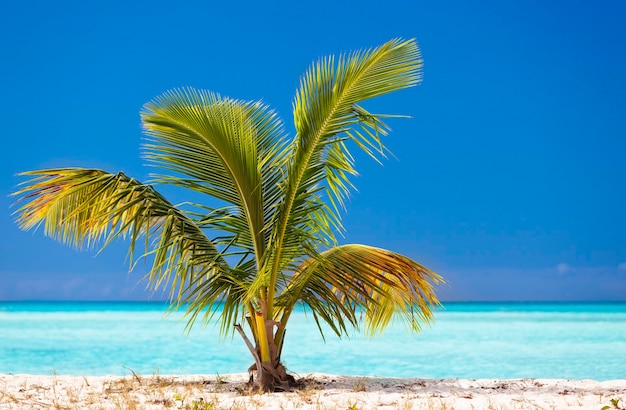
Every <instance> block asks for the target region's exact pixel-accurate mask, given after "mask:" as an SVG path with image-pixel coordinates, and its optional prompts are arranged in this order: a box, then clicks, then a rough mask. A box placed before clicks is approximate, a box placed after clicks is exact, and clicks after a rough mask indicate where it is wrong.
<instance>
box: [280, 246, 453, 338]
mask: <svg viewBox="0 0 626 410" xmlns="http://www.w3.org/2000/svg"><path fill="white" fill-rule="evenodd" d="M442 281H443V280H442V278H441V277H440V276H439V275H437V274H436V273H434V272H432V271H430V270H429V269H427V268H425V267H424V266H422V265H420V264H418V263H417V262H415V261H413V260H411V259H409V258H407V257H405V256H402V255H400V254H397V253H394V252H391V251H387V250H385V249H380V248H375V247H371V246H365V245H358V244H350V245H342V246H337V247H335V248H332V249H329V250H327V251H325V252H322V253H321V254H320V255H319V257H318V258H316V259H314V260H310V261H308V262H307V263H306V264H305V265H304V266H303V267H302V268H301V269H300V270H299V271H298V272H297V274H296V275H295V276H294V277H293V280H292V282H291V283H290V285H289V287H288V288H287V289H285V291H284V292H283V294H282V295H281V296H280V297H279V298H278V299H277V304H278V305H280V306H281V307H283V309H284V310H285V311H287V312H290V311H291V310H292V309H293V306H294V305H295V303H296V302H297V301H298V300H302V302H303V303H305V304H306V305H307V306H308V307H309V308H310V309H311V310H312V311H313V312H314V315H316V320H317V318H318V317H319V318H320V319H322V320H324V321H325V322H326V323H327V324H328V325H329V326H330V328H331V329H332V330H333V331H334V332H335V333H337V335H339V336H341V335H342V334H346V333H347V332H346V329H347V325H352V326H357V327H358V323H359V314H360V313H362V312H364V313H365V329H366V331H367V332H368V333H369V334H370V335H375V334H378V333H380V332H382V331H383V330H384V328H385V327H387V325H389V323H390V322H391V321H392V319H393V317H394V314H399V315H400V316H401V317H402V318H403V319H404V321H405V323H406V324H407V325H408V327H409V328H411V329H412V330H415V331H419V330H420V329H421V326H422V324H425V323H430V322H431V321H432V319H433V315H432V308H433V307H434V306H436V305H438V303H439V302H438V300H437V298H436V296H435V293H434V285H436V284H438V283H441V282H442Z"/></svg>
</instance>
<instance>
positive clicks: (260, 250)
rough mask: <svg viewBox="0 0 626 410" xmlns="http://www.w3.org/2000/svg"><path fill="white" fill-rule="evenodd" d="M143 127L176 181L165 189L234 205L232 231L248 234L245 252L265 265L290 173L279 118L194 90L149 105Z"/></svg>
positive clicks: (156, 160) (149, 150) (157, 159)
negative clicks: (177, 188) (271, 231)
mask: <svg viewBox="0 0 626 410" xmlns="http://www.w3.org/2000/svg"><path fill="white" fill-rule="evenodd" d="M142 121H143V124H144V128H145V130H146V133H147V135H148V136H149V142H148V143H147V144H146V145H145V156H146V158H147V159H148V161H150V162H151V163H152V164H153V165H155V166H157V167H159V168H161V169H163V170H165V171H167V172H171V173H173V175H170V176H161V177H158V179H157V181H158V182H163V183H171V184H176V185H179V186H182V187H184V188H189V189H192V190H195V191H198V192H201V193H204V194H207V195H210V196H212V197H215V198H217V199H220V200H222V201H225V202H227V203H228V204H231V205H233V206H234V207H235V208H236V212H235V213H234V214H233V215H234V216H240V217H234V218H231V219H230V220H231V221H233V222H237V226H236V227H234V228H233V229H231V230H238V231H240V232H246V234H245V235H240V236H239V237H238V238H237V246H240V247H242V248H245V249H248V250H249V251H251V252H254V254H255V256H256V258H257V260H258V261H259V262H261V261H262V260H263V255H264V253H265V249H266V245H267V237H268V236H269V234H268V233H267V232H266V227H267V223H268V221H269V220H270V219H271V218H272V214H273V212H275V209H276V203H277V201H278V200H279V199H280V192H279V190H278V182H279V181H280V179H281V178H282V175H283V174H284V168H285V166H286V154H287V151H286V150H285V138H284V136H283V126H282V123H281V121H280V120H279V119H278V118H277V116H276V115H275V113H274V112H272V111H270V110H269V109H268V108H267V107H266V106H265V105H263V104H261V103H259V102H244V101H238V100H233V99H230V98H225V97H221V96H219V95H218V94H214V93H210V92H207V91H202V90H195V89H193V88H187V89H180V90H172V91H169V92H167V93H165V94H164V95H162V96H161V97H159V98H157V99H155V100H154V101H152V102H150V103H148V104H146V105H145V107H144V111H143V112H142ZM181 175H182V176H186V178H181ZM222 222H224V221H222ZM241 222H245V223H246V225H247V226H242V224H241Z"/></svg>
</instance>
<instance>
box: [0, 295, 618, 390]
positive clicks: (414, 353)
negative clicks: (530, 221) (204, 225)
mask: <svg viewBox="0 0 626 410" xmlns="http://www.w3.org/2000/svg"><path fill="white" fill-rule="evenodd" d="M166 308H167V306H166V305H165V304H163V303H134V302H130V303H113V302H107V303H99V302H85V303H83V302H80V303H79V302H45V303H44V302H0V373H13V374H19V373H31V374H43V375H51V374H53V373H54V372H56V374H59V375H64V374H68V375H108V374H116V375H124V374H130V371H131V370H132V371H134V372H136V373H138V374H154V373H159V374H174V373H176V374H198V373H202V374H226V373H240V372H245V371H246V369H247V368H248V366H249V365H250V364H251V363H252V359H251V357H250V355H249V352H248V351H247V349H246V347H245V345H244V343H243V341H242V340H241V339H240V337H239V335H234V336H232V337H230V336H229V337H227V338H226V339H224V340H220V339H219V336H218V327H217V325H216V324H209V325H208V326H207V327H204V326H202V325H201V324H197V325H196V326H195V327H194V328H193V329H192V331H191V333H190V334H189V335H187V334H185V333H183V329H184V325H185V322H183V321H181V320H180V317H181V314H179V313H174V314H170V315H166V314H165V311H166ZM283 359H284V361H285V363H286V365H287V368H288V369H289V370H290V371H291V372H293V373H296V374H299V375H306V374H307V373H310V372H324V373H334V374H346V375H377V376H397V377H420V378H470V379H476V378H526V377H531V378H570V379H595V380H600V381H603V380H611V379H625V378H626V303H605V304H569V303H446V304H444V308H443V309H440V310H439V311H438V312H437V314H436V321H435V323H434V325H432V326H431V327H426V328H425V329H424V330H423V332H422V333H420V334H418V335H414V334H408V333H407V332H406V331H405V329H404V326H403V325H401V324H400V323H399V324H397V325H396V326H394V327H393V328H391V329H389V330H388V331H387V332H386V333H385V334H384V335H383V336H382V337H378V338H374V339H369V338H366V337H364V336H363V335H362V334H360V333H358V332H354V334H352V336H351V337H350V339H347V340H338V339H337V338H336V337H335V336H334V334H332V333H330V332H327V334H326V342H324V340H323V339H322V338H321V336H320V335H319V331H318V330H317V327H316V325H315V322H314V321H313V319H312V317H311V316H310V315H306V313H305V312H304V311H298V312H296V313H294V314H293V315H292V318H291V322H290V327H289V328H288V332H287V339H286V345H285V348H284V353H283Z"/></svg>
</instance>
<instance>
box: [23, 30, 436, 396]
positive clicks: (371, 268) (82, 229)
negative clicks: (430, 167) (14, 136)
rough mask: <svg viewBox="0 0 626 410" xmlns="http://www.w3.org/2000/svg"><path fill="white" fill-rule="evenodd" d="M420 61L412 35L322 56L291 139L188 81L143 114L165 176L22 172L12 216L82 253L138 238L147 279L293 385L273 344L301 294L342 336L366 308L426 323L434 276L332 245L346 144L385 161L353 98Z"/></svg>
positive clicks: (409, 74)
mask: <svg viewBox="0 0 626 410" xmlns="http://www.w3.org/2000/svg"><path fill="white" fill-rule="evenodd" d="M421 61H422V60H421V56H420V52H419V49H418V46H417V44H416V43H415V41H413V40H409V41H403V40H399V39H396V40H392V41H389V42H387V43H385V44H383V45H382V46H380V47H377V48H375V49H371V50H366V51H359V52H354V53H351V54H348V55H342V56H340V57H339V58H337V59H335V58H334V57H328V58H324V59H322V60H320V61H318V62H317V63H315V64H314V65H312V66H311V68H310V69H309V70H308V71H307V73H306V74H305V76H304V77H303V78H302V80H301V83H300V88H299V90H298V91H297V93H296V97H295V101H294V103H293V107H294V109H293V111H294V113H293V115H294V123H295V131H296V135H295V137H294V138H293V139H292V140H289V139H288V138H287V136H286V135H285V132H284V129H283V125H282V123H281V121H280V120H279V119H278V117H277V116H276V114H275V113H274V112H273V111H271V110H270V109H268V107H266V106H265V105H263V104H262V103H260V102H248V101H239V100H233V99H230V98H226V97H222V96H220V95H218V94H214V93H210V92H207V91H201V90H195V89H192V88H186V89H177V90H172V91H169V92H166V93H165V94H164V95H162V96H160V97H158V98H156V99H155V100H154V101H152V102H150V103H148V104H146V105H145V106H144V109H143V111H142V112H141V119H142V122H143V127H144V129H145V133H146V134H147V137H148V138H147V143H146V144H145V145H144V149H145V158H146V159H147V161H148V162H149V163H150V164H151V165H153V166H155V167H157V168H159V169H160V170H161V171H162V174H159V175H155V176H154V180H153V181H152V182H151V183H150V184H144V183H141V182H139V181H137V180H135V179H133V178H131V177H128V176H126V175H125V174H123V173H121V172H119V173H115V174H112V173H107V172H105V171H101V170H96V169H82V168H60V169H48V170H40V171H31V172H25V173H23V175H27V176H29V177H30V179H29V180H28V181H26V182H25V183H24V184H23V185H24V186H23V188H22V189H21V190H19V191H18V192H16V193H15V195H18V196H21V198H20V199H19V201H20V202H21V204H22V205H21V207H20V208H19V209H18V211H17V213H18V214H19V216H18V219H17V223H18V224H19V225H20V227H21V228H23V229H31V228H33V227H37V226H39V225H41V224H43V225H44V230H45V233H46V234H47V235H49V236H51V237H52V238H54V239H57V240H59V241H61V242H64V243H67V244H69V245H73V246H75V247H77V248H84V247H94V246H97V247H100V248H102V247H104V246H106V245H107V244H108V243H110V242H111V241H112V240H114V239H116V238H118V237H124V238H127V239H128V240H129V244H130V245H129V246H130V250H129V252H130V257H131V267H132V261H135V260H136V259H135V258H134V256H133V255H134V251H135V248H136V247H137V246H140V247H141V248H142V251H141V254H142V255H143V256H145V255H149V257H151V261H152V267H151V269H150V272H149V274H148V279H149V282H150V283H151V285H152V286H153V288H154V289H156V288H159V287H162V286H169V289H170V297H171V301H172V307H173V308H174V309H176V308H181V307H182V308H184V309H186V315H187V318H188V319H189V322H188V326H192V325H193V323H194V322H195V320H196V319H198V318H201V319H202V320H204V321H208V320H210V319H211V318H212V317H213V316H214V315H215V314H216V313H217V314H218V315H219V317H220V320H221V331H222V333H223V334H226V333H228V332H232V331H233V329H236V330H237V331H238V332H239V333H240V334H241V335H242V336H243V339H244V341H245V342H246V344H247V345H248V348H249V349H250V352H251V353H252V356H253V358H254V361H255V364H254V365H253V366H252V367H251V369H250V372H251V375H254V373H255V372H256V379H255V378H254V377H252V379H254V381H255V383H256V385H257V386H258V387H259V388H261V389H263V390H272V389H284V388H287V387H288V386H289V385H290V383H291V382H293V378H291V377H290V376H288V375H287V373H286V372H285V369H284V367H283V366H282V365H281V352H282V348H283V345H284V342H285V330H286V326H287V322H288V320H289V317H290V315H291V313H292V312H293V310H294V309H295V308H296V307H297V305H298V304H302V305H304V307H305V308H306V309H308V310H310V312H312V315H313V318H314V319H315V322H316V323H317V326H318V328H319V330H320V332H321V331H322V327H321V322H326V324H327V325H328V326H329V327H330V329H332V331H334V332H335V333H336V334H337V335H338V336H339V337H341V336H342V335H346V334H347V332H348V330H349V328H350V327H358V326H359V325H360V324H361V323H360V317H362V316H364V325H365V329H366V331H367V332H368V333H369V334H372V335H373V334H377V333H379V332H381V331H382V330H383V329H384V328H385V327H386V326H387V325H388V324H389V323H390V322H391V320H392V316H393V315H394V314H401V315H403V317H404V319H406V323H407V324H408V327H409V328H410V329H412V330H414V331H419V330H420V327H421V325H422V324H424V323H429V322H430V321H431V320H432V318H433V317H432V312H431V308H432V306H433V305H436V304H437V303H438V301H437V299H436V296H435V294H434V290H433V286H434V285H435V284H437V283H439V282H441V278H440V276H438V275H437V274H435V273H434V272H431V271H430V270H428V269H427V268H425V267H423V266H421V265H420V264H418V263H417V262H414V261H413V260H411V259H409V258H407V257H405V256H402V255H399V254H397V253H394V252H391V251H387V250H384V249H379V248H374V247H371V246H366V245H359V244H346V245H338V243H337V240H336V234H337V233H339V232H341V231H342V229H343V228H342V224H341V217H340V211H341V210H342V208H343V205H344V200H345V199H346V196H347V195H348V194H349V191H350V189H351V188H352V184H351V182H350V180H349V177H350V176H351V175H354V174H356V171H355V169H354V162H353V158H352V156H351V155H350V152H349V151H348V144H349V143H355V144H356V146H357V147H358V148H360V149H362V150H363V151H365V152H366V153H367V154H369V155H370V156H372V157H374V158H375V159H378V158H380V157H382V156H384V147H383V145H382V144H381V141H380V136H381V135H385V134H386V133H387V131H388V127H387V126H386V125H385V123H384V122H383V119H384V118H385V117H387V116H384V115H379V114H372V113H370V112H368V111H366V110H365V109H364V108H363V107H362V106H361V105H360V104H361V102H362V101H364V100H367V99H370V98H373V97H377V96H379V95H383V94H387V93H390V92H393V91H396V90H400V89H403V88H407V87H412V86H414V85H417V84H418V83H419V81H420V69H421V64H422V62H421ZM157 183H159V184H172V185H175V186H178V187H183V188H187V189H190V190H192V191H195V192H196V193H199V194H204V195H206V197H207V199H208V200H209V202H208V203H209V204H210V205H206V204H187V205H184V206H176V205H173V204H172V203H170V202H168V201H167V200H166V199H165V198H164V197H163V196H162V195H161V194H159V193H158V192H157V191H156V190H155V188H154V187H153V184H157ZM194 197H198V198H201V197H202V195H195V196H194ZM216 199H217V200H218V201H216ZM216 204H217V205H216ZM142 244H143V245H142ZM144 247H145V249H144ZM244 318H245V321H246V322H247V325H248V327H249V330H248V333H246V331H245V330H244V329H243V328H242V327H241V326H240V324H239V322H240V320H242V319H244ZM249 335H251V336H252V340H250V339H249Z"/></svg>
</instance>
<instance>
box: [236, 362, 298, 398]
mask: <svg viewBox="0 0 626 410" xmlns="http://www.w3.org/2000/svg"><path fill="white" fill-rule="evenodd" d="M248 373H249V374H250V380H248V387H249V388H250V389H252V390H253V391H256V392H261V393H266V392H279V391H293V390H294V388H296V387H299V383H298V382H297V381H296V379H295V378H294V377H293V376H292V375H290V374H288V373H287V369H285V366H283V365H282V364H278V366H276V367H273V366H271V364H269V363H264V364H263V369H262V371H261V372H259V371H258V369H257V365H256V364H253V365H252V366H250V367H249V368H248ZM255 374H256V378H255Z"/></svg>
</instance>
